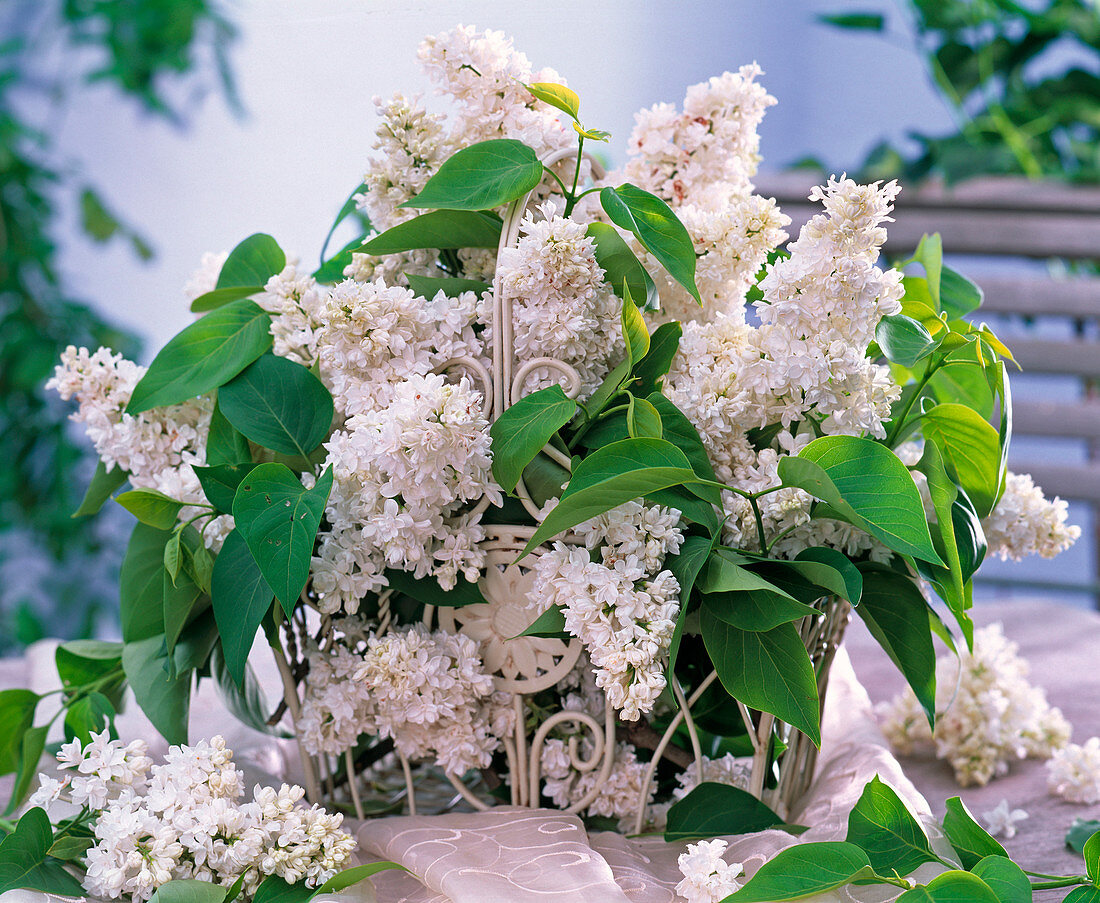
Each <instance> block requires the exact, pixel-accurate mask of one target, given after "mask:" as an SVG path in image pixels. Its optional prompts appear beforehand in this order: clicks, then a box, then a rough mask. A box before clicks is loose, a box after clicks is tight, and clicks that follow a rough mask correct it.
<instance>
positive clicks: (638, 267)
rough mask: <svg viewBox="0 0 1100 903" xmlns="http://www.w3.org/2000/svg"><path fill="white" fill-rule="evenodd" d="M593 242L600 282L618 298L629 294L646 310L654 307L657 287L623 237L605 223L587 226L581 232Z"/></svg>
mask: <svg viewBox="0 0 1100 903" xmlns="http://www.w3.org/2000/svg"><path fill="white" fill-rule="evenodd" d="M585 231H586V232H587V234H588V235H589V236H591V238H592V241H593V245H594V247H593V250H594V252H595V255H596V263H598V264H599V265H600V269H601V270H603V278H604V281H605V282H606V283H607V284H608V285H609V286H611V290H612V291H613V292H614V293H615V294H616V295H618V296H619V297H620V298H622V297H624V292H625V291H629V292H630V297H631V298H638V299H644V300H640V303H641V306H642V307H645V308H647V309H649V308H653V307H655V306H656V305H657V287H656V286H655V285H654V284H653V278H652V277H651V276H650V275H649V273H648V272H647V271H646V268H645V267H644V266H642V262H641V261H640V260H639V259H638V255H637V254H635V253H634V252H633V251H632V250H631V249H630V245H628V244H627V243H626V242H625V241H624V240H623V237H622V236H621V235H620V234H619V232H618V230H617V229H616V228H615V227H614V226H609V225H608V224H607V223H589V224H588V227H587V229H586V230H585Z"/></svg>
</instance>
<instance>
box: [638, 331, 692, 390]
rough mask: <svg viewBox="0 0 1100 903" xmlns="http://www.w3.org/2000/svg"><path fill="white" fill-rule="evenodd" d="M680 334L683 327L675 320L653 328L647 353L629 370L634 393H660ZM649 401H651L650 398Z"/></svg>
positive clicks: (677, 345)
mask: <svg viewBox="0 0 1100 903" xmlns="http://www.w3.org/2000/svg"><path fill="white" fill-rule="evenodd" d="M682 334H683V328H682V327H681V326H680V324H679V323H677V322H676V321H673V322H671V323H662V324H661V325H660V326H658V327H657V328H656V329H655V330H653V333H652V335H650V337H649V351H648V353H647V354H646V356H645V357H644V358H642V360H640V361H639V362H638V363H637V364H635V365H634V366H633V367H632V368H631V371H630V372H631V376H633V377H634V381H633V383H632V384H631V390H632V391H633V392H634V394H635V395H638V396H639V397H641V396H643V395H650V394H653V393H657V394H660V390H661V385H662V384H663V382H664V377H665V374H667V373H668V370H669V367H671V366H672V359H673V358H674V357H675V356H676V352H677V350H678V349H679V347H680V336H681V335H682ZM661 397H662V398H663V397H664V396H663V395H662V396H661ZM650 402H651V403H652V399H650ZM669 404H672V402H669ZM674 407H675V406H674Z"/></svg>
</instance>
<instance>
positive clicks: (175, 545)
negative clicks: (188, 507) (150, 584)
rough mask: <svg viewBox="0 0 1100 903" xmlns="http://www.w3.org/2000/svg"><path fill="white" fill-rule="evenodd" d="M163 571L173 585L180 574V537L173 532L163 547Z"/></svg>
mask: <svg viewBox="0 0 1100 903" xmlns="http://www.w3.org/2000/svg"><path fill="white" fill-rule="evenodd" d="M164 570H165V571H167V572H168V577H169V578H170V580H171V581H172V583H173V584H174V583H175V582H176V578H177V577H178V576H179V572H180V535H179V533H178V532H176V531H173V533H172V535H171V536H170V537H168V542H167V543H165V545H164Z"/></svg>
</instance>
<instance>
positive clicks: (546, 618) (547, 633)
mask: <svg viewBox="0 0 1100 903" xmlns="http://www.w3.org/2000/svg"><path fill="white" fill-rule="evenodd" d="M518 636H537V637H549V638H551V639H559V640H560V639H566V640H567V639H569V634H568V633H566V631H565V612H564V611H563V610H562V607H561V606H560V605H551V606H550V607H549V608H548V609H546V611H544V612H543V613H542V614H541V615H539V616H538V617H537V618H535V620H534V621H533V622H532V623H531V626H530V627H528V628H527V629H526V630H525V631H523V633H521V634H518ZM512 639H516V637H512Z"/></svg>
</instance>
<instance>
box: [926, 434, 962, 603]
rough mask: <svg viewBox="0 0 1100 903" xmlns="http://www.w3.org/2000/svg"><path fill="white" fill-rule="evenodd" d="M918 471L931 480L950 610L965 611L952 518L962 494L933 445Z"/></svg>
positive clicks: (928, 445) (930, 445)
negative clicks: (949, 590)
mask: <svg viewBox="0 0 1100 903" xmlns="http://www.w3.org/2000/svg"><path fill="white" fill-rule="evenodd" d="M917 470H919V471H920V472H921V473H923V474H924V475H925V477H926V478H927V479H928V494H929V497H930V498H931V499H932V507H933V508H934V509H935V511H936V530H937V532H938V533H939V537H940V543H939V547H938V549H939V552H940V557H942V558H943V559H945V561H946V562H947V567H948V570H949V572H950V577H951V587H952V593H951V595H952V598H951V599H949V600H948V602H949V603H952V604H951V607H952V609H954V610H965V608H966V607H967V606H966V588H965V586H964V583H965V580H966V578H964V577H963V572H962V564H961V561H960V558H959V546H958V543H957V542H956V540H955V523H954V518H953V517H952V507H953V506H954V504H955V500H956V499H957V498H958V497H959V490H958V488H957V487H956V486H955V484H954V483H952V482H951V480H950V478H949V477H948V476H947V470H946V468H945V467H944V464H943V457H942V456H941V455H940V453H939V450H938V448H937V446H936V444H935V443H934V442H929V443H928V444H926V445H925V447H924V452H923V454H922V455H921V459H920V461H918V462H917Z"/></svg>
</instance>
